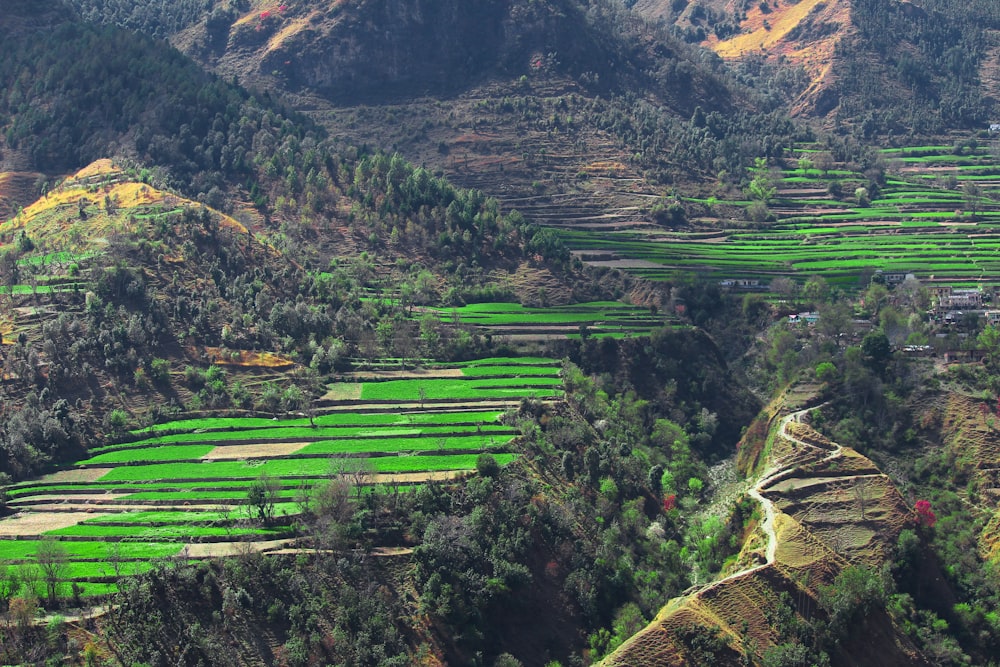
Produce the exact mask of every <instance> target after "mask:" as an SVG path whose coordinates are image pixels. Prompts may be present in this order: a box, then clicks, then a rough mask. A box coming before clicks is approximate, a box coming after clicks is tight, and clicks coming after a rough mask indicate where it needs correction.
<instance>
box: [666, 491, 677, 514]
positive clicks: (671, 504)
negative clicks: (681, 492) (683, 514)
mask: <svg viewBox="0 0 1000 667" xmlns="http://www.w3.org/2000/svg"><path fill="white" fill-rule="evenodd" d="M675 507H677V494H676V493H671V494H670V495H669V496H667V497H666V498H664V499H663V511H664V512H669V511H670V510H672V509H673V508H675Z"/></svg>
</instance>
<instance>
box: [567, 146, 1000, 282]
mask: <svg viewBox="0 0 1000 667" xmlns="http://www.w3.org/2000/svg"><path fill="white" fill-rule="evenodd" d="M795 152H796V153H802V154H808V151H806V150H803V149H799V150H797V151H795ZM884 154H885V156H886V158H887V160H889V161H890V162H891V164H890V167H889V169H890V172H889V173H887V175H886V180H885V185H884V186H882V187H881V188H880V189H879V191H878V193H877V194H876V195H875V196H874V198H873V201H872V202H871V203H870V205H866V206H861V205H859V204H858V202H857V201H856V200H855V198H854V196H853V195H854V190H855V188H857V187H859V186H862V185H867V183H868V180H867V178H866V177H865V176H864V175H862V174H860V173H856V172H849V171H845V170H843V169H837V170H831V171H829V172H827V173H822V174H821V173H820V172H819V170H816V169H809V170H805V171H804V170H802V169H788V170H786V171H784V172H783V174H782V178H781V179H780V180H779V181H778V182H777V183H776V185H777V188H778V196H777V197H776V198H775V199H774V200H773V201H772V202H771V203H770V208H771V211H772V213H773V214H774V215H776V216H777V218H778V219H777V221H776V222H770V223H765V224H763V225H759V226H757V225H754V226H756V227H759V228H757V229H753V230H747V229H745V227H746V226H747V223H746V222H737V221H731V220H727V219H718V220H715V221H711V222H709V223H704V224H705V225H706V228H705V229H699V230H698V232H691V231H686V230H685V231H674V230H669V229H661V228H653V227H650V228H646V229H641V228H640V229H629V230H617V231H608V230H581V229H572V228H568V227H566V228H557V230H558V232H559V234H560V236H561V237H562V238H563V240H564V241H565V242H566V243H567V245H569V246H570V248H572V249H574V250H578V251H588V252H600V253H601V254H602V255H607V254H608V253H612V254H613V255H614V256H617V257H620V258H622V259H627V260H632V261H633V262H642V265H639V266H634V267H630V268H627V269H626V270H628V271H630V272H632V273H635V274H637V275H641V276H644V277H646V278H649V279H654V280H669V279H675V278H679V277H683V276H690V275H692V274H695V275H697V276H699V277H701V278H705V279H709V280H716V281H722V280H725V279H737V278H755V279H758V280H760V281H761V282H762V283H763V285H765V286H766V285H767V284H768V282H769V281H770V280H772V279H773V278H776V277H779V276H789V277H792V278H793V279H797V280H799V281H805V280H806V279H807V278H809V277H810V276H812V275H822V276H824V277H825V278H827V279H828V280H830V281H831V282H833V283H836V284H840V285H842V286H844V287H846V288H851V287H856V286H857V284H858V278H859V276H861V275H863V274H865V273H866V272H870V271H871V270H874V269H882V270H884V271H905V272H911V273H914V274H915V275H916V276H917V277H918V278H929V277H930V276H932V275H933V276H934V277H935V278H938V279H942V278H943V279H947V280H949V281H954V282H963V281H964V282H978V281H982V280H991V279H992V280H996V276H997V275H998V273H997V272H998V269H1000V261H998V259H997V252H996V251H997V248H998V247H1000V203H998V201H1000V162H998V160H997V158H996V157H994V156H993V155H991V154H990V153H989V151H988V150H987V149H986V148H985V147H981V148H980V149H978V151H976V152H975V153H974V154H968V153H967V154H964V155H955V154H953V153H952V149H951V147H947V146H916V147H907V148H900V149H891V150H886V151H884ZM948 177H954V178H955V179H958V180H960V181H961V182H970V181H971V182H975V183H976V184H977V185H979V186H980V187H981V188H982V191H983V196H980V197H978V198H976V199H975V200H973V199H970V197H969V196H967V195H966V193H965V192H964V191H963V190H962V188H961V187H958V188H956V189H948V187H946V185H947V180H946V179H947V178H948ZM835 181H837V182H839V183H840V185H841V189H842V191H843V193H844V194H843V195H842V196H840V197H839V198H837V199H834V198H832V197H831V196H830V194H829V193H828V186H829V185H830V184H831V183H833V182H835ZM995 198H996V200H995ZM690 201H691V202H692V203H695V202H698V203H701V204H705V203H706V202H705V200H694V199H692V200H690ZM718 203H719V204H727V205H730V206H746V205H747V203H748V202H745V201H742V200H739V199H735V198H734V199H732V200H729V201H724V202H723V201H719V202H718ZM970 207H974V208H975V210H976V217H975V219H974V220H973V219H971V215H970ZM713 222H714V232H711V233H710V232H709V231H708V229H709V227H708V225H711V224H713ZM734 223H735V224H734Z"/></svg>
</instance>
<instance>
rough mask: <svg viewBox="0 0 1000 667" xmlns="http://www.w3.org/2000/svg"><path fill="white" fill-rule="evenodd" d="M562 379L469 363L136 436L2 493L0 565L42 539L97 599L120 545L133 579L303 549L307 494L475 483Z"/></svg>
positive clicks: (550, 370)
mask: <svg viewBox="0 0 1000 667" xmlns="http://www.w3.org/2000/svg"><path fill="white" fill-rule="evenodd" d="M559 372H560V364H559V362H558V361H557V360H553V359H548V358H534V357H516V358H506V357H504V358H500V357H498V358H490V359H485V360H473V361H469V362H462V363H459V364H452V365H449V366H442V367H440V368H437V367H435V368H434V369H433V370H432V371H431V372H428V373H426V374H424V375H423V376H420V377H409V376H408V375H412V373H410V374H398V373H395V372H388V371H379V372H377V373H376V376H377V377H357V378H337V379H334V381H332V382H331V384H330V385H329V387H330V389H331V392H330V395H329V396H328V397H327V398H326V402H327V404H328V405H327V407H323V405H322V404H315V405H313V406H311V408H310V409H309V414H308V415H306V414H305V413H304V412H300V413H298V414H286V415H285V418H284V419H272V418H270V416H267V417H264V416H255V415H250V414H247V413H239V414H237V415H220V414H212V413H209V414H202V413H197V414H190V415H186V416H184V417H182V418H180V419H175V420H173V421H170V422H167V423H164V424H159V425H156V426H154V427H149V428H145V429H138V430H136V431H135V432H134V433H133V434H132V436H131V438H130V439H128V440H127V441H125V442H119V443H109V444H107V445H104V446H101V447H95V448H94V449H93V450H92V452H91V454H92V456H91V457H90V458H88V459H85V460H83V461H79V462H77V463H76V465H74V466H72V467H69V468H67V469H65V470H61V471H58V472H55V473H52V474H50V475H47V476H46V477H44V478H41V479H37V480H29V481H25V482H21V483H18V484H16V485H13V486H12V487H10V488H9V489H7V492H8V496H9V502H8V507H9V508H10V509H11V510H13V512H14V513H13V514H12V515H10V516H7V517H4V518H3V519H0V560H5V561H8V562H11V563H21V562H31V561H32V559H34V558H36V554H37V553H38V548H39V545H40V544H42V541H43V540H48V539H54V540H57V541H58V542H59V543H60V544H61V545H62V546H63V547H64V548H65V549H66V550H67V554H68V558H69V560H68V563H69V573H68V574H67V579H66V581H67V582H69V581H72V582H77V583H81V584H83V585H84V586H85V593H84V594H85V595H99V594H101V593H103V592H107V591H108V590H109V589H110V587H111V586H113V583H114V580H115V576H116V572H115V571H113V568H111V566H110V564H109V562H108V558H109V554H111V553H112V552H111V551H110V549H111V547H112V546H113V545H114V546H116V548H120V549H121V550H122V551H125V552H127V553H128V555H127V557H125V558H124V560H125V561H126V562H127V563H128V564H129V570H128V572H127V573H126V574H132V573H138V572H141V571H142V570H143V569H148V567H151V566H152V565H153V562H154V561H155V559H157V558H181V559H195V558H212V557H222V556H227V555H236V554H238V553H240V552H241V550H255V551H271V550H274V549H276V548H294V547H295V546H296V545H295V544H294V542H295V540H297V539H300V538H302V537H303V536H304V534H303V533H301V531H300V530H299V527H298V522H297V520H296V518H295V517H296V516H297V515H298V514H300V513H301V512H302V511H303V501H304V500H305V498H306V495H305V494H308V493H309V492H310V489H312V488H313V487H316V486H317V485H322V484H324V483H327V482H329V481H330V480H331V479H339V480H343V481H346V482H348V483H350V484H351V485H352V488H353V489H355V490H356V498H357V500H358V501H363V500H364V498H365V497H366V496H367V495H368V494H372V495H375V494H378V495H380V496H383V497H384V499H385V500H384V502H386V503H392V502H393V498H395V497H398V496H399V495H400V494H404V493H407V492H410V491H413V490H414V489H415V488H417V487H419V486H421V485H424V484H429V483H434V482H438V481H448V480H453V479H455V478H456V477H461V476H465V475H468V474H473V473H474V472H475V470H476V467H477V460H478V457H479V456H480V455H481V454H483V453H486V452H489V453H490V454H491V455H493V456H494V458H495V460H496V462H497V463H498V464H499V465H506V464H508V463H509V462H511V461H512V460H514V459H515V458H516V457H517V453H516V452H517V449H516V447H515V446H513V445H512V444H511V443H512V441H513V439H514V438H515V437H516V435H517V432H516V431H515V430H514V429H512V428H511V427H510V426H509V425H508V424H504V423H502V420H501V417H502V416H503V413H504V412H505V411H506V410H507V409H508V408H512V407H516V405H517V404H518V403H519V402H520V400H521V398H523V397H525V396H535V397H537V398H539V399H540V400H545V401H553V400H558V398H559V397H561V396H562V393H563V389H562V382H561V379H560V377H559ZM404 375H406V377H404ZM421 399H423V400H421ZM262 483H266V484H268V489H269V493H273V496H272V498H273V507H274V510H273V521H262V520H261V517H259V516H256V515H253V509H252V506H251V505H250V504H249V503H248V500H249V498H250V495H249V494H250V492H251V491H252V489H253V488H254V487H255V485H259V484H262ZM352 495H353V494H352ZM390 546H396V545H390ZM67 586H68V583H67Z"/></svg>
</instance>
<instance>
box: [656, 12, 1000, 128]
mask: <svg viewBox="0 0 1000 667" xmlns="http://www.w3.org/2000/svg"><path fill="white" fill-rule="evenodd" d="M636 9H637V10H638V11H640V12H641V13H644V14H645V15H647V16H651V17H657V18H659V19H661V20H664V21H668V22H672V23H674V24H675V25H676V26H677V27H678V28H679V29H681V30H682V31H683V32H684V34H685V35H686V37H687V39H689V40H692V41H699V42H701V43H702V44H703V45H705V46H708V47H710V48H712V49H713V50H714V51H715V52H716V53H718V54H719V55H720V56H722V57H723V58H726V59H730V60H751V61H752V60H753V59H757V58H760V57H763V58H765V59H767V60H768V61H770V62H772V63H774V64H776V65H778V66H779V67H787V66H788V65H789V64H791V65H797V66H801V67H803V68H804V69H805V71H806V72H807V73H808V75H809V79H810V83H809V85H808V86H807V87H806V88H805V89H804V90H803V91H802V92H801V93H800V94H799V95H798V96H797V98H796V100H795V101H794V103H793V105H792V110H793V111H794V113H796V114H797V115H800V116H804V117H819V118H822V119H825V120H826V121H827V122H828V124H829V125H830V126H833V125H835V124H837V123H840V124H846V125H849V126H853V127H854V128H855V129H857V130H858V131H860V132H861V133H862V134H865V135H872V134H874V133H878V134H886V133H890V132H891V133H893V134H896V135H899V134H901V133H908V132H915V133H917V134H922V135H928V134H933V133H940V132H942V131H943V130H944V129H946V128H949V127H982V126H983V124H985V123H987V122H988V121H989V120H990V118H991V114H993V113H995V108H996V104H997V99H998V98H997V96H996V94H995V86H993V84H992V82H993V80H994V79H995V77H994V75H993V74H992V72H993V71H994V68H993V63H994V62H995V54H996V51H995V49H996V43H995V42H996V34H997V29H998V28H1000V23H998V22H1000V15H998V12H997V9H996V4H995V3H990V2H981V1H978V0H977V1H975V2H971V3H954V2H945V1H939V0H916V1H914V2H910V1H906V2H895V1H894V2H876V1H873V0H836V1H831V2H819V1H814V0H804V1H803V2H785V1H783V0H777V1H774V2H761V3H759V4H752V3H734V2H727V1H725V0H715V1H710V2H698V3H686V2H669V3H668V2H663V1H662V0H642V1H640V2H638V3H637V4H636ZM769 76H770V75H769ZM758 85H761V86H767V85H776V84H774V83H773V79H772V80H771V81H769V80H768V78H761V79H759V80H758ZM903 100H905V101H906V104H900V102H901V101H903Z"/></svg>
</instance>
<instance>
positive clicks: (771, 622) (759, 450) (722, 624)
mask: <svg viewBox="0 0 1000 667" xmlns="http://www.w3.org/2000/svg"><path fill="white" fill-rule="evenodd" d="M803 389H804V390H805V392H806V393H805V395H804V396H803V395H802V394H800V395H798V396H795V397H794V399H792V397H789V400H788V401H787V402H786V400H778V401H777V402H776V403H775V404H773V405H772V406H771V407H770V408H768V409H767V410H766V411H765V413H763V414H762V415H761V416H760V417H758V420H759V421H758V424H759V425H760V426H761V427H764V428H761V429H760V433H757V432H756V431H754V433H755V434H756V435H755V436H754V437H751V438H750V439H745V440H744V441H742V442H741V445H740V455H739V458H740V461H741V462H742V463H743V465H744V466H746V471H747V473H748V474H749V479H750V484H751V486H750V489H749V491H748V494H749V495H750V497H752V498H753V499H754V501H755V502H759V503H760V505H761V507H760V509H759V510H758V509H755V510H754V513H753V518H752V520H751V527H750V530H749V537H748V539H747V540H746V541H745V543H744V545H743V548H742V550H741V552H740V555H739V557H738V559H737V561H736V564H734V565H733V566H732V569H733V570H734V573H733V574H730V575H729V576H727V577H725V578H722V579H720V580H718V581H715V582H713V583H711V584H709V585H708V586H705V587H702V588H700V589H697V590H695V591H694V592H690V593H687V594H686V595H685V596H683V597H680V598H676V599H674V600H672V601H671V602H670V603H669V604H668V605H667V606H665V607H664V608H663V609H662V610H661V611H660V613H659V614H658V615H657V617H656V619H655V620H654V621H653V623H652V624H650V626H648V627H647V628H646V629H645V630H643V631H642V632H640V633H638V634H637V635H635V636H634V637H633V638H632V639H630V640H629V641H627V642H626V643H625V644H624V645H623V646H622V647H621V648H620V649H619V650H618V651H616V652H615V653H614V654H613V655H611V656H610V657H608V658H607V659H606V660H605V661H604V662H603V663H602V664H604V665H636V666H638V665H667V664H670V665H684V664H693V663H700V662H703V661H711V663H712V664H719V665H723V664H726V665H728V664H731V665H740V664H746V663H745V662H744V660H745V659H749V660H751V661H753V662H754V663H755V664H756V663H757V661H759V660H761V659H762V658H764V657H765V656H768V655H771V656H774V655H776V653H777V652H778V651H782V650H793V649H794V647H795V646H798V647H802V648H804V644H806V642H805V639H804V638H802V637H801V635H798V636H797V633H799V632H800V631H801V628H799V627H798V626H799V625H800V624H803V623H810V622H820V621H822V622H824V623H827V624H829V625H830V626H831V628H832V630H833V631H832V634H831V635H830V636H827V637H826V638H825V639H821V640H820V641H819V642H818V645H815V644H814V645H813V646H812V647H811V650H814V651H818V650H823V649H825V650H826V651H829V653H830V655H829V658H828V659H829V660H831V662H832V664H855V665H865V664H871V665H914V664H932V663H931V661H930V660H928V659H926V658H925V657H923V656H921V655H920V654H919V652H918V651H917V649H916V647H915V646H914V645H913V644H912V643H911V642H910V640H909V639H907V638H906V637H905V635H903V633H902V632H901V631H900V630H899V629H898V628H897V627H896V626H895V624H894V622H893V621H892V619H891V618H890V617H889V616H888V615H886V614H885V612H884V611H883V610H881V609H879V608H878V604H877V602H875V601H874V600H866V599H864V594H862V596H861V597H860V599H858V600H854V601H852V605H858V606H857V607H851V608H846V609H841V608H835V607H831V602H830V599H829V598H830V595H831V590H830V589H832V588H833V587H837V588H844V587H846V586H847V584H846V579H845V576H853V573H856V572H865V571H867V572H877V571H878V570H879V569H880V568H882V567H883V566H884V565H886V564H887V563H889V562H890V561H891V559H892V557H893V549H894V547H895V543H896V541H897V538H898V536H899V534H900V531H901V530H902V529H903V528H904V527H906V526H908V525H911V524H912V523H913V519H912V516H911V515H910V512H909V511H908V509H907V507H906V505H905V503H904V501H903V499H902V497H901V496H900V494H899V492H898V491H897V490H896V488H895V487H894V486H893V484H892V482H891V481H890V480H889V479H888V477H887V476H886V475H884V474H883V473H881V471H879V470H878V468H876V467H875V466H874V464H873V463H872V462H871V461H870V460H868V459H867V458H865V457H863V456H861V455H860V454H858V453H857V452H855V451H853V450H851V449H849V448H844V447H842V446H840V445H837V444H836V443H833V442H830V441H829V440H828V439H826V438H824V437H823V436H821V435H820V434H818V433H817V432H816V431H815V430H813V429H812V428H811V427H810V426H808V424H807V423H805V421H806V420H807V419H808V416H809V414H810V412H811V410H810V408H808V407H805V408H801V409H797V408H793V407H791V406H790V404H791V403H792V400H795V401H802V400H804V401H805V402H807V403H808V402H809V401H812V400H814V399H813V397H811V396H809V395H808V388H803ZM803 389H800V392H801V391H803ZM765 433H766V437H765V436H764V435H763V434H765ZM852 568H854V569H852ZM872 576H876V575H872ZM786 605H790V608H788V607H786ZM862 607H864V610H863V611H862V609H861V608H862ZM862 619H863V620H862ZM800 641H801V642H803V643H802V644H800V643H798V642H800ZM789 647H792V648H789ZM873 647H878V648H877V650H873ZM789 655H790V654H789ZM744 656H745V657H744Z"/></svg>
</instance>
